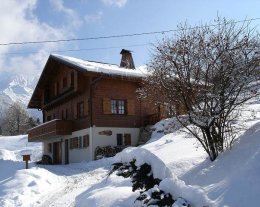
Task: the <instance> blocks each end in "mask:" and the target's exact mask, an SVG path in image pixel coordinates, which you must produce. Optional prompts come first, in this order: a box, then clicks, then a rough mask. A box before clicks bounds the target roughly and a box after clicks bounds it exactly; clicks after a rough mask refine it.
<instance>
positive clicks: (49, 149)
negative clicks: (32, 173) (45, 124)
mask: <svg viewBox="0 0 260 207" xmlns="http://www.w3.org/2000/svg"><path fill="white" fill-rule="evenodd" d="M48 152H50V153H52V144H51V143H48Z"/></svg>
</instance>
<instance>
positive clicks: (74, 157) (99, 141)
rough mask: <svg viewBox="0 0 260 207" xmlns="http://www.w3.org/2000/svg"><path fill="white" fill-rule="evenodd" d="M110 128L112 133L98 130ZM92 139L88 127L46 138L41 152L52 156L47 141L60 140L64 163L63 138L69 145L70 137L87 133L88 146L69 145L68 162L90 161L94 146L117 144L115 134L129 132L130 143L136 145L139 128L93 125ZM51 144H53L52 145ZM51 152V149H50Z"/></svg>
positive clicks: (92, 157)
mask: <svg viewBox="0 0 260 207" xmlns="http://www.w3.org/2000/svg"><path fill="white" fill-rule="evenodd" d="M106 130H111V131H112V135H111V136H107V135H101V134H99V132H102V131H106ZM92 133H93V140H92V139H91V132H90V128H87V129H83V130H79V131H75V132H73V133H72V135H66V136H60V137H58V138H55V139H46V140H44V142H43V146H44V147H43V154H47V155H49V156H51V157H52V153H49V152H48V143H52V144H53V143H54V142H60V141H62V142H61V147H62V149H61V151H62V164H65V140H66V139H68V141H69V145H70V138H73V137H79V136H84V135H87V134H88V135H89V146H88V147H87V148H80V149H70V146H69V163H77V162H81V161H91V160H93V159H94V156H95V149H96V147H98V146H99V147H104V146H108V145H111V146H116V145H117V134H123V135H124V134H131V144H132V146H136V145H137V144H138V140H139V133H140V129H139V128H114V127H93V128H92ZM52 146H53V145H52ZM52 152H53V150H52Z"/></svg>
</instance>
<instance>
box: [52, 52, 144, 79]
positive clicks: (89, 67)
mask: <svg viewBox="0 0 260 207" xmlns="http://www.w3.org/2000/svg"><path fill="white" fill-rule="evenodd" d="M52 56H53V57H56V58H58V59H60V60H62V61H65V62H67V63H70V64H72V65H75V66H77V67H80V68H81V69H84V70H86V71H90V72H95V73H104V74H108V75H120V76H125V77H136V78H144V77H146V76H147V74H148V73H147V70H146V69H145V68H144V67H140V68H136V69H127V68H122V67H119V66H118V65H115V64H108V63H100V62H93V61H87V60H81V59H77V58H74V57H68V56H63V55H58V54H52Z"/></svg>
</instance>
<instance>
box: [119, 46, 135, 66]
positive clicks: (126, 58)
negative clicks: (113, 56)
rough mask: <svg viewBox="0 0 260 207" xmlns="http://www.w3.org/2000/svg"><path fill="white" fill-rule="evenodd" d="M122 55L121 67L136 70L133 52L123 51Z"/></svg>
mask: <svg viewBox="0 0 260 207" xmlns="http://www.w3.org/2000/svg"><path fill="white" fill-rule="evenodd" d="M120 54H121V55H122V58H121V63H120V67H123V68H128V69H135V64H134V60H133V57H132V53H131V51H129V50H125V49H122V50H121V52H120Z"/></svg>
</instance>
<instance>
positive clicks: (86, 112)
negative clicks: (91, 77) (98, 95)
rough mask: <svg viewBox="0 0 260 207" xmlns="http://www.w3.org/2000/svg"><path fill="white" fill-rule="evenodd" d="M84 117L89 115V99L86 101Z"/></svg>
mask: <svg viewBox="0 0 260 207" xmlns="http://www.w3.org/2000/svg"><path fill="white" fill-rule="evenodd" d="M84 115H85V116H87V115H88V99H87V100H85V101H84Z"/></svg>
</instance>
